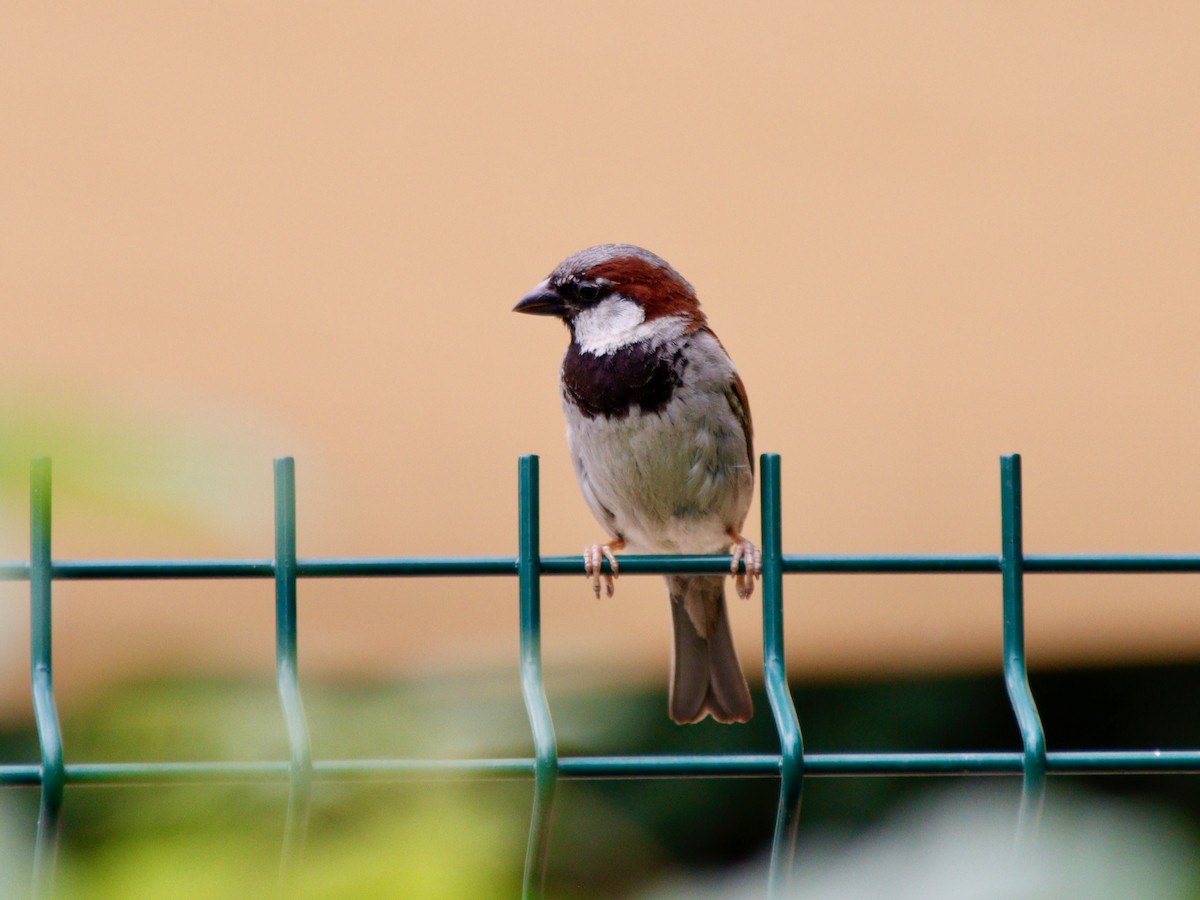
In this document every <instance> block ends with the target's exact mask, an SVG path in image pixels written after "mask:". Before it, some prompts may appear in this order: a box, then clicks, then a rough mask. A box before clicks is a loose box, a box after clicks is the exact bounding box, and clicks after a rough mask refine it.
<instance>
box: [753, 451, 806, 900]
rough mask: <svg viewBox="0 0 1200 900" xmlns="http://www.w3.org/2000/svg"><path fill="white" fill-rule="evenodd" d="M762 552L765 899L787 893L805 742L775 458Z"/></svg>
mask: <svg viewBox="0 0 1200 900" xmlns="http://www.w3.org/2000/svg"><path fill="white" fill-rule="evenodd" d="M761 470H762V471H761V473H760V475H759V477H760V484H761V490H762V502H761V506H762V544H763V546H762V550H763V583H762V592H763V678H764V680H765V682H766V688H767V699H768V700H769V701H770V704H771V713H772V715H773V716H774V717H775V730H776V731H777V732H778V733H779V749H780V784H779V806H778V809H777V810H776V814H775V836H774V839H773V840H772V843H771V869H770V876H769V880H768V888H767V891H768V894H769V895H770V896H771V897H780V896H782V895H783V893H784V892H785V891H786V889H787V885H788V879H789V878H790V876H791V871H792V863H793V860H794V857H795V852H796V835H797V831H798V829H799V825H800V794H801V792H802V789H803V785H804V742H803V739H802V737H801V734H800V719H799V717H798V716H797V715H796V705H795V703H793V702H792V693H791V690H790V689H789V688H788V683H787V671H786V669H785V667H784V653H783V536H782V534H781V523H782V507H781V497H780V471H779V454H778V453H764V454H763V455H762V457H761Z"/></svg>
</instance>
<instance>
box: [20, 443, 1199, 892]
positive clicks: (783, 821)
mask: <svg viewBox="0 0 1200 900" xmlns="http://www.w3.org/2000/svg"><path fill="white" fill-rule="evenodd" d="M760 472H761V477H760V486H761V491H762V503H761V509H762V544H763V547H762V550H763V579H762V580H763V590H762V605H763V678H764V682H765V686H766V691H767V698H768V701H769V703H770V707H771V713H772V716H773V719H774V723H775V729H776V733H777V735H778V741H779V747H778V749H770V750H764V751H763V752H760V753H750V754H721V753H709V754H658V755H618V756H560V755H559V754H558V749H557V742H556V739H555V732H554V723H553V719H552V716H551V710H550V706H549V704H548V702H547V700H546V693H545V687H544V682H543V676H542V664H541V607H540V602H541V601H540V585H541V579H542V577H543V576H558V575H576V576H577V575H578V574H579V573H580V572H582V571H583V560H582V558H581V557H579V556H543V555H541V549H540V538H539V500H538V459H537V457H536V456H532V455H528V456H522V457H521V458H520V460H519V465H518V535H519V541H518V552H517V555H516V556H515V557H514V556H474V557H471V556H463V557H356V558H298V557H297V555H296V500H295V496H296V494H295V467H294V463H293V460H292V459H291V458H290V457H281V458H279V459H276V460H275V555H274V558H272V559H182V560H181V559H158V560H156V559H138V560H55V559H54V558H53V556H52V553H51V513H52V509H51V477H50V475H51V472H50V462H49V460H47V459H45V458H39V459H35V460H34V461H33V463H32V466H31V472H30V552H29V560H28V561H27V562H0V579H5V580H14V581H21V580H24V581H28V582H29V589H30V637H31V657H30V659H31V666H30V684H31V689H32V693H33V708H34V717H35V720H36V727H37V735H38V745H39V760H38V762H36V763H33V764H19V763H16V764H14V763H9V764H0V785H32V786H38V787H40V801H39V813H38V823H37V836H36V842H35V849H34V860H33V891H34V895H35V896H38V897H44V896H47V895H48V894H49V893H50V892H51V890H52V885H53V879H54V870H55V863H56V857H57V848H58V843H59V823H60V813H61V809H62V804H63V797H64V794H65V790H66V787H67V786H68V785H85V784H146V783H183V782H212V781H230V782H232V781H277V782H286V783H287V785H288V805H287V820H286V825H285V831H284V840H283V847H282V850H281V863H280V865H281V875H280V878H281V884H285V885H286V883H287V880H288V878H289V876H290V873H291V872H293V871H294V869H295V863H296V861H297V860H298V859H299V857H300V855H301V853H302V851H303V846H304V841H305V832H306V830H307V821H308V813H309V807H310V802H311V794H312V785H313V783H314V782H325V781H342V780H349V779H361V778H396V779H402V778H414V777H428V776H431V775H433V776H443V777H460V778H472V777H474V778H529V779H532V781H533V806H532V812H531V815H530V828H529V840H528V844H527V850H526V859H525V873H524V884H523V895H524V896H525V897H538V896H540V895H541V893H542V886H543V883H544V878H545V871H546V864H547V859H548V857H549V852H550V837H551V818H552V815H551V814H552V810H553V805H554V796H555V788H556V785H557V783H558V781H559V780H560V779H604V778H689V777H706V778H716V777H746V776H757V777H769V778H776V779H778V780H779V802H778V807H777V812H776V817H775V826H774V838H773V841H772V847H771V857H770V871H769V887H768V891H769V893H770V894H771V895H772V896H776V897H778V896H782V895H783V894H784V893H785V892H786V889H787V882H788V876H789V873H790V871H791V868H792V861H793V856H794V852H795V845H796V836H797V830H798V824H799V815H800V801H801V794H802V788H803V784H804V780H805V778H807V777H821V776H852V777H857V776H869V775H873V776H899V775H1019V776H1021V804H1020V810H1019V814H1018V820H1017V821H1016V822H1015V823H1014V838H1015V842H1016V845H1017V846H1018V847H1020V846H1022V845H1028V844H1029V843H1030V842H1032V841H1033V840H1034V838H1035V837H1036V834H1037V828H1038V819H1039V815H1040V811H1041V807H1042V799H1043V796H1044V792H1045V784H1046V778H1047V775H1052V774H1054V775H1057V774H1075V775H1084V774H1086V775H1095V774H1135V773H1158V774H1163V773H1197V772H1200V750H1173V751H1162V750H1155V749H1146V750H1136V749H1132V750H1109V751H1071V752H1061V751H1060V752H1054V751H1048V750H1047V749H1046V737H1045V732H1044V730H1043V728H1042V724H1041V720H1040V718H1039V716H1038V711H1037V705H1036V703H1035V701H1034V697H1033V693H1032V691H1031V690H1030V686H1029V677H1028V668H1027V663H1026V657H1025V627H1024V581H1025V575H1026V573H1038V574H1042V573H1080V572H1091V573H1130V572H1140V573H1153V572H1175V573H1179V572H1191V573H1196V572H1200V554H1026V553H1025V552H1024V546H1023V539H1022V527H1021V522H1022V516H1021V460H1020V457H1019V456H1018V455H1017V454H1009V455H1005V456H1003V457H1001V459H1000V513H1001V515H1000V520H1001V521H1000V538H1001V540H1000V547H999V550H998V552H994V553H979V554H832V555H831V554H786V553H784V552H783V549H782V546H783V542H782V535H781V494H780V477H781V476H780V458H779V455H778V454H774V453H766V454H763V455H762V457H761V468H760ZM604 565H605V566H606V567H607V566H608V563H607V562H605V563H604ZM729 565H730V557H729V556H687V555H681V556H624V557H622V559H621V572H622V574H637V573H645V574H650V573H657V574H665V573H689V574H703V573H714V574H715V573H727V572H728V571H729ZM834 572H836V573H914V572H923V573H990V574H995V575H998V576H1000V582H1001V598H1002V604H1001V609H1002V618H1001V627H1002V632H1003V659H1002V666H1003V673H1004V682H1005V686H1006V689H1007V693H1008V698H1009V702H1010V704H1011V706H1012V711H1013V715H1014V717H1015V719H1016V723H1017V726H1018V728H1019V731H1020V735H1021V747H1020V748H1017V749H1014V750H1012V751H998V752H971V751H967V752H925V753H921V752H918V753H913V752H888V751H886V750H885V751H879V752H859V753H807V754H806V753H805V752H804V744H803V739H802V736H801V729H800V722H799V719H798V717H797V715H796V709H795V705H794V703H793V701H792V695H791V692H790V689H789V686H788V681H787V673H786V669H785V665H784V659H785V656H784V642H783V635H784V627H783V626H784V621H783V612H784V611H783V576H784V575H786V574H808V573H834ZM496 575H507V576H515V577H516V579H517V582H518V596H519V628H520V659H519V665H520V679H521V687H522V694H523V697H524V702H525V708H526V711H527V713H528V717H529V725H530V729H531V732H532V736H533V745H534V756H533V757H529V758H486V759H375V760H323V759H313V755H312V749H311V743H310V739H309V730H308V725H307V721H306V718H305V714H304V704H303V699H302V696H301V691H300V684H299V677H298V673H299V666H298V661H297V650H296V648H297V632H298V628H299V626H298V622H297V614H296V595H297V581H298V580H299V579H302V578H347V577H430V576H496ZM227 578H264V579H267V578H271V579H274V581H275V596H276V604H275V621H276V630H275V645H276V646H275V648H276V682H277V685H278V692H279V700H280V705H281V708H282V713H283V717H284V722H285V724H286V728H287V738H288V747H289V756H288V759H286V760H278V761H268V762H236V761H233V762H231V761H198V762H144V763H143V762H138V763H133V762H128V763H120V762H118V763H86V762H80V763H75V762H72V763H68V762H66V761H65V758H64V751H63V740H62V731H61V728H60V726H59V721H58V713H57V709H56V705H55V697H54V678H53V673H54V667H53V650H52V641H53V626H52V616H51V605H52V593H53V591H52V587H53V583H54V582H55V581H68V580H121V579H131V580H144V579H227Z"/></svg>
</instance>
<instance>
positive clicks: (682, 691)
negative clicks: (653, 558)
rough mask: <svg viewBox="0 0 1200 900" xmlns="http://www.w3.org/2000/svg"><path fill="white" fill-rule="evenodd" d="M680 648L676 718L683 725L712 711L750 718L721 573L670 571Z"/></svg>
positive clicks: (674, 687)
mask: <svg viewBox="0 0 1200 900" xmlns="http://www.w3.org/2000/svg"><path fill="white" fill-rule="evenodd" d="M665 578H666V582H667V590H668V592H669V593H670V595H671V621H672V624H673V626H674V630H675V652H674V655H673V657H672V661H671V698H670V712H671V718H672V719H674V720H675V721H676V722H679V723H681V724H683V723H688V722H698V721H699V720H700V719H703V718H704V717H705V716H706V715H711V716H712V717H713V718H714V719H716V720H717V721H718V722H745V721H748V720H749V719H750V717H751V716H752V715H753V714H754V704H753V702H752V701H751V700H750V689H749V687H748V686H747V685H746V677H745V675H743V674H742V666H741V663H740V662H738V657H737V650H735V649H734V646H733V635H732V633H731V632H730V630H729V615H728V613H727V612H726V609H725V579H724V577H722V576H719V575H716V576H714V575H667V576H665Z"/></svg>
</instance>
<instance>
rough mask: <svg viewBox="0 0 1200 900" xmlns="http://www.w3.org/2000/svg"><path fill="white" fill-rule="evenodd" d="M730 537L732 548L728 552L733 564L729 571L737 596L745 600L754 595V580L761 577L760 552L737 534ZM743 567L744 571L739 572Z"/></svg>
mask: <svg viewBox="0 0 1200 900" xmlns="http://www.w3.org/2000/svg"><path fill="white" fill-rule="evenodd" d="M730 537H732V538H733V548H732V549H731V550H730V553H731V555H732V556H733V562H732V563H731V564H730V566H729V571H731V572H732V573H733V584H734V587H735V588H736V589H737V594H738V596H739V597H741V598H742V599H743V600H745V599H746V598H748V597H749V596H750V595H751V594H753V593H754V579H755V578H758V577H759V576H760V575H762V551H761V550H759V549H758V547H756V546H755V545H754V544H753V543H751V542H750V541H748V540H746V539H745V538H744V537H742V536H741V535H739V534H731V535H730ZM743 565H744V566H745V569H746V571H744V572H742V571H739V569H740V567H741V566H743Z"/></svg>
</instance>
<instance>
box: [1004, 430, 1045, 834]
mask: <svg viewBox="0 0 1200 900" xmlns="http://www.w3.org/2000/svg"><path fill="white" fill-rule="evenodd" d="M1000 530H1001V548H1002V550H1001V556H1000V572H1001V576H1002V580H1003V588H1004V685H1005V688H1006V689H1007V690H1008V699H1009V702H1010V703H1011V704H1012V708H1013V713H1014V714H1015V715H1016V718H1017V727H1018V728H1019V729H1020V731H1021V743H1022V745H1023V752H1024V762H1023V773H1024V777H1023V779H1022V784H1021V808H1020V813H1019V816H1018V823H1017V845H1018V847H1021V846H1025V845H1027V844H1028V843H1029V842H1030V841H1032V840H1033V839H1034V838H1035V837H1036V835H1037V829H1038V822H1039V820H1040V818H1041V811H1042V800H1043V797H1044V796H1045V790H1046V735H1045V732H1044V731H1043V730H1042V721H1041V718H1040V717H1039V716H1038V711H1037V705H1036V704H1035V703H1034V702H1033V691H1032V690H1031V689H1030V687H1029V668H1028V664H1027V662H1026V659H1025V540H1024V535H1023V526H1022V510H1021V457H1020V455H1019V454H1017V453H1009V454H1006V455H1004V456H1002V457H1000Z"/></svg>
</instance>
